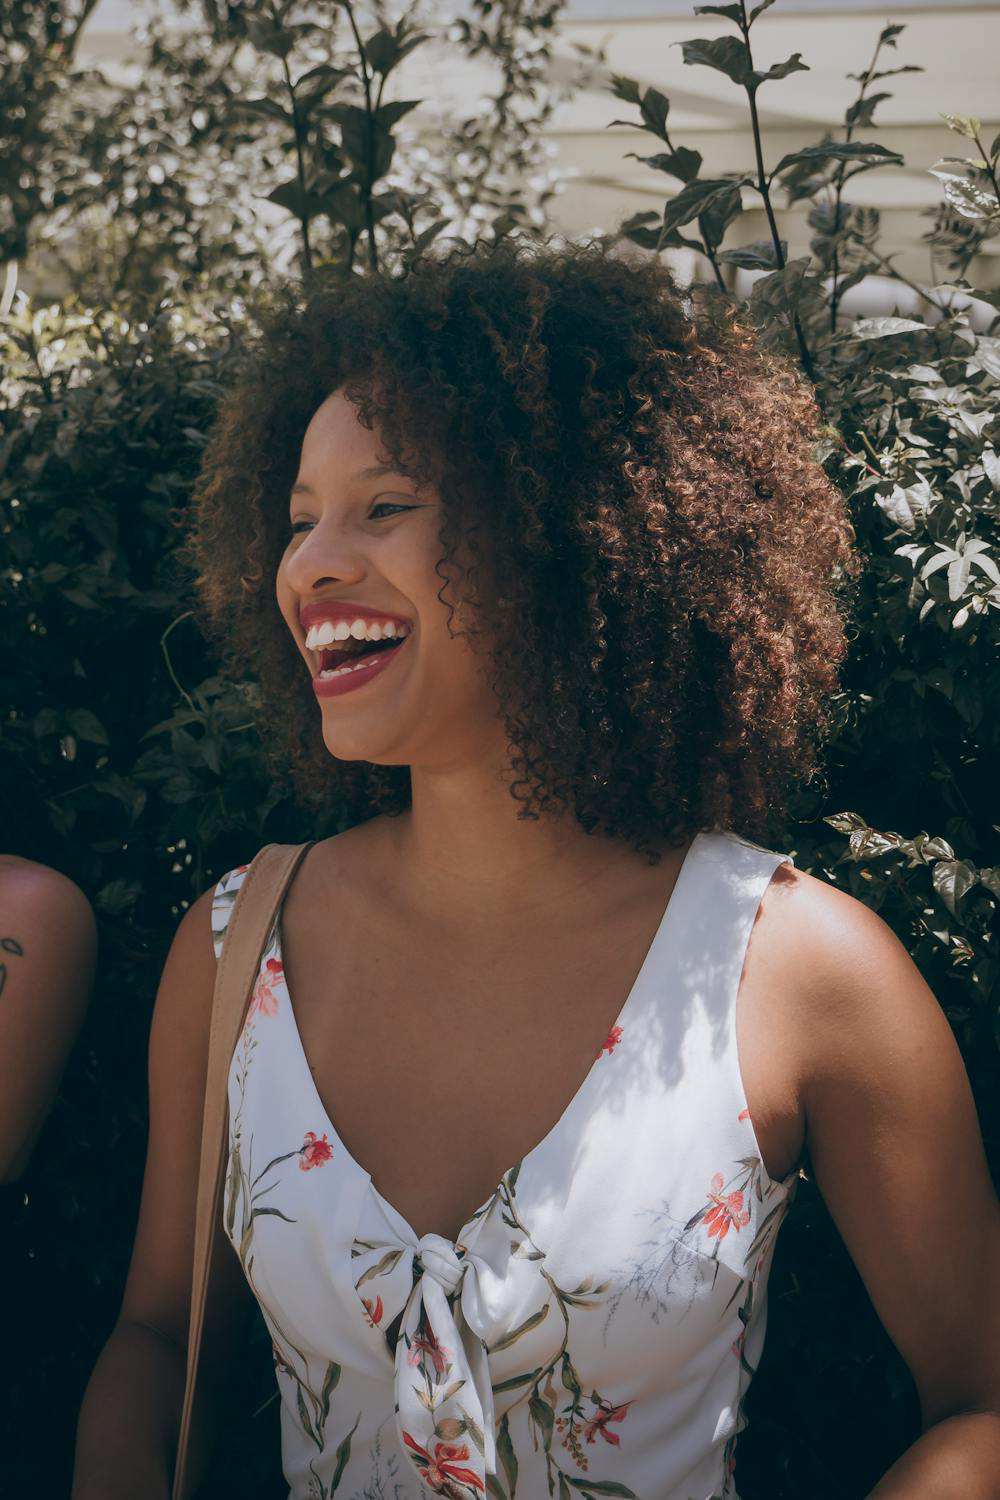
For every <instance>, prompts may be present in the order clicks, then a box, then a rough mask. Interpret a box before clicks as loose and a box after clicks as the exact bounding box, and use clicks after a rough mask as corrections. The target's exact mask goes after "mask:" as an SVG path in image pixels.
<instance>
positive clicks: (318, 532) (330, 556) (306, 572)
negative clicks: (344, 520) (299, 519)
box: [284, 517, 368, 598]
mask: <svg viewBox="0 0 1000 1500" xmlns="http://www.w3.org/2000/svg"><path fill="white" fill-rule="evenodd" d="M284 571H285V578H286V579H287V581H288V584H289V586H290V587H291V588H292V589H293V590H294V592H295V593H296V594H298V595H300V596H301V597H303V598H304V597H307V596H308V595H310V594H314V593H316V592H317V591H319V590H320V589H323V588H329V587H330V586H331V584H333V585H338V584H348V583H360V582H361V581H362V580H363V579H364V578H365V576H366V575H367V572H368V564H367V561H366V559H365V556H364V553H363V551H362V550H361V549H360V548H359V547H358V546H357V544H356V542H355V541H352V539H351V538H350V537H349V536H348V535H346V534H345V533H344V532H343V531H342V530H341V529H340V528H339V527H337V526H336V525H335V524H334V523H333V520H332V518H330V517H327V518H324V520H321V521H319V522H318V523H317V525H315V526H314V527H313V529H312V531H307V532H306V533H305V535H304V536H303V538H302V540H301V541H300V542H299V545H298V546H297V547H296V548H295V549H294V551H292V552H291V553H290V554H289V555H288V557H287V558H286V559H285V567H284Z"/></svg>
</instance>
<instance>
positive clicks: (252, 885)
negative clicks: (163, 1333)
mask: <svg viewBox="0 0 1000 1500" xmlns="http://www.w3.org/2000/svg"><path fill="white" fill-rule="evenodd" d="M311 847H312V845H311V844H267V845H265V847H264V848H263V849H261V851H260V853H259V854H258V855H257V857H256V858H255V859H254V861H253V863H252V864H251V865H250V868H249V869H248V870H247V873H246V875H245V877H244V879H243V883H242V885H241V886H240V888H239V890H238V891H237V893H236V900H235V902H234V904H233V909H232V911H231V912H230V914H229V922H228V924H227V927H226V933H225V938H224V940H223V944H222V954H221V957H220V958H219V963H218V968H217V969H216V975H215V990H214V993H213V996H212V1024H211V1030H210V1033H209V1042H208V1071H207V1075H206V1078H205V1108H204V1113H203V1116H202V1127H201V1160H200V1164H199V1169H198V1199H197V1205H196V1209H195V1225H194V1266H193V1271H192V1277H191V1315H190V1322H189V1325H188V1346H187V1378H186V1381H185V1387H184V1404H183V1406H182V1408H181V1424H180V1429H179V1432H178V1437H177V1457H176V1460H175V1463H174V1482H173V1491H172V1497H173V1500H186V1497H187V1494H188V1488H189V1478H188V1472H187V1470H188V1446H189V1440H190V1433H191V1413H192V1409H193V1405H194V1394H195V1384H196V1381H197V1375H198V1356H199V1353H200V1350H201V1336H202V1329H203V1326H204V1321H205V1301H206V1295H207V1291H208V1280H209V1270H210V1267H211V1264H212V1252H213V1250H214V1248H215V1242H216V1234H217V1231H218V1226H219V1220H220V1218H221V1207H220V1200H221V1196H222V1183H223V1179H224V1176H225V1172H224V1165H225V1158H226V1147H227V1135H228V1130H227V1116H228V1106H229V1100H228V1077H229V1067H230V1063H231V1060H232V1055H233V1050H234V1048H235V1047H236V1044H237V1042H238V1041H239V1036H240V1032H241V1031H242V1029H243V1017H244V1016H245V1015H246V1010H247V1005H248V1003H249V1000H250V994H251V991H252V990H253V986H254V983H255V982H256V979H257V973H258V971H259V968H260V960H261V955H262V953H263V951H264V945H265V943H266V942H267V939H268V937H269V935H270V932H271V928H272V926H273V925H274V920H275V917H276V916H277V913H278V910H279V908H280V906H281V902H282V900H283V899H284V895H285V892H286V891H287V889H288V887H289V885H290V883H291V880H292V876H293V875H294V874H295V872H296V870H297V869H298V867H299V865H300V863H301V862H302V859H303V856H304V855H305V853H306V851H307V850H308V849H310V848H311Z"/></svg>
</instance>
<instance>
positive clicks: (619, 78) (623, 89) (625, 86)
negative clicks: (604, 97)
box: [610, 73, 642, 104]
mask: <svg viewBox="0 0 1000 1500" xmlns="http://www.w3.org/2000/svg"><path fill="white" fill-rule="evenodd" d="M610 92H611V93H612V94H614V96H615V98H616V99H624V100H625V103H626V104H638V103H639V100H640V98H641V97H642V96H641V95H640V93H639V85H638V84H637V83H636V81H635V79H634V78H626V77H624V76H623V75H622V74H621V73H612V75H611V88H610Z"/></svg>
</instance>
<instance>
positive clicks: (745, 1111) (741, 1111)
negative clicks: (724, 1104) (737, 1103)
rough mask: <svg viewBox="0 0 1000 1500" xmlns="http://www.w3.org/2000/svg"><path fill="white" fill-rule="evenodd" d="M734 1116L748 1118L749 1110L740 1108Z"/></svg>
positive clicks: (741, 1118) (742, 1118)
mask: <svg viewBox="0 0 1000 1500" xmlns="http://www.w3.org/2000/svg"><path fill="white" fill-rule="evenodd" d="M736 1118H737V1120H749V1118H750V1111H749V1110H748V1109H741V1110H740V1112H739V1114H738V1115H737V1116H736Z"/></svg>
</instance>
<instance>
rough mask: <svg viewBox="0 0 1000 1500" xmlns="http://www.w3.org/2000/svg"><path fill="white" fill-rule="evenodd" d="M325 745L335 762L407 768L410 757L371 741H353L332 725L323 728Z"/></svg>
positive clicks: (366, 739) (367, 739)
mask: <svg viewBox="0 0 1000 1500" xmlns="http://www.w3.org/2000/svg"><path fill="white" fill-rule="evenodd" d="M323 743H324V745H325V746H326V748H327V750H328V751H329V753H330V755H332V757H333V759H334V760H342V761H367V763H368V764H369V765H372V766H406V765H409V763H410V762H409V757H408V756H406V755H403V754H400V753H399V752H396V751H393V750H392V749H391V748H390V747H389V746H387V745H379V744H377V743H373V742H372V740H371V739H369V738H367V737H366V738H365V739H363V740H360V739H359V740H351V739H349V738H348V737H347V736H346V735H345V734H342V733H340V732H338V730H337V729H335V728H334V727H333V726H332V725H326V724H324V726H323Z"/></svg>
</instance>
